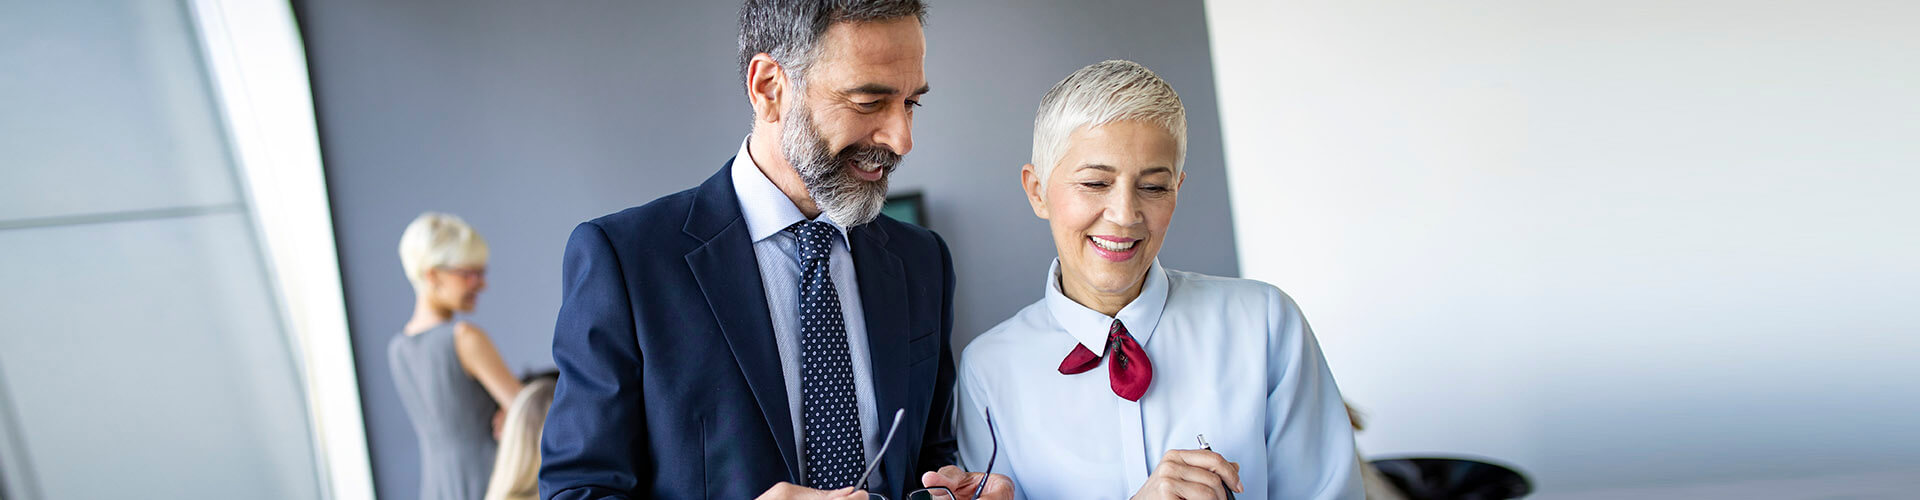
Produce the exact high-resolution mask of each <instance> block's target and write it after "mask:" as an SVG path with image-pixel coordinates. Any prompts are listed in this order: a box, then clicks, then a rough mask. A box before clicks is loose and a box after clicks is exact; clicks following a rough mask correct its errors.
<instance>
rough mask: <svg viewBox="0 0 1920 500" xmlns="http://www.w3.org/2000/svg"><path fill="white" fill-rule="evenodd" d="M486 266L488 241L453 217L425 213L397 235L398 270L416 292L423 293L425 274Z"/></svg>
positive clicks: (436, 213)
mask: <svg viewBox="0 0 1920 500" xmlns="http://www.w3.org/2000/svg"><path fill="white" fill-rule="evenodd" d="M486 263H487V240H486V239H485V238H481V237H480V233H478V232H475V231H474V230H473V226H469V225H467V221H464V220H460V218H459V217H456V216H454V215H452V214H443V213H439V212H427V213H423V214H420V216H419V217H415V218H414V219H413V223H411V224H407V230H406V232H403V233H400V267H401V268H402V269H404V270H406V272H407V281H408V282H411V283H413V290H414V291H415V292H423V291H425V290H426V288H425V287H426V280H427V271H428V270H431V269H433V268H436V267H441V266H453V267H460V266H477V265H482V264H486Z"/></svg>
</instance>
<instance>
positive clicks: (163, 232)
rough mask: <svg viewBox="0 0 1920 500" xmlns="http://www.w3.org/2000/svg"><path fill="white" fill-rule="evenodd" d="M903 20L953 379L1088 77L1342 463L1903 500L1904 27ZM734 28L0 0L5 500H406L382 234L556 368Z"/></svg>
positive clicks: (714, 166) (1919, 330) (736, 88)
mask: <svg viewBox="0 0 1920 500" xmlns="http://www.w3.org/2000/svg"><path fill="white" fill-rule="evenodd" d="M930 5H931V12H930V14H929V19H928V23H927V26H926V36H927V43H928V53H927V63H926V65H927V66H926V71H927V76H928V79H929V81H930V83H931V85H932V87H933V88H934V92H933V93H931V94H929V95H928V96H927V98H926V99H925V101H924V102H925V103H926V104H927V107H925V108H922V109H921V110H920V111H917V112H916V113H917V119H916V120H915V122H916V123H915V125H916V127H915V130H914V132H915V135H914V138H915V139H916V140H917V141H916V148H915V150H914V151H913V153H912V154H911V155H909V156H908V157H907V160H906V162H905V163H904V164H903V165H902V167H901V169H900V170H899V171H898V173H897V174H895V176H894V178H893V181H892V182H893V191H894V192H895V193H900V194H908V193H911V194H917V195H918V203H919V204H918V205H915V208H917V209H918V214H919V215H920V216H921V217H920V223H922V224H924V225H926V226H927V227H929V228H931V229H933V230H935V231H937V232H939V233H940V234H941V235H943V236H944V237H945V238H946V240H947V241H948V243H949V244H950V245H951V246H952V248H953V253H954V260H955V266H956V272H957V274H958V275H959V278H960V284H959V289H958V295H959V296H958V302H957V304H956V308H957V316H956V318H955V329H956V331H955V343H954V345H953V348H954V349H955V352H958V351H959V350H960V349H962V348H964V347H965V345H966V343H967V342H968V341H970V340H971V339H972V338H973V337H974V336H975V335H978V334H979V333H981V332H983V331H984V330H986V329H987V328H988V327H990V326H992V325H994V324H996V323H998V322H999V321H1000V320H1002V319H1004V318H1006V317H1008V316H1010V315H1011V314H1012V313H1013V312H1014V311H1016V310H1017V309H1018V308H1020V307H1022V306H1024V305H1026V304H1028V303H1030V302H1032V301H1034V300H1037V299H1038V298H1039V297H1040V296H1041V287H1042V285H1043V284H1044V271H1045V270H1046V268H1047V264H1048V259H1049V258H1050V257H1051V256H1052V255H1053V248H1052V245H1051V241H1050V240H1049V237H1048V234H1047V231H1046V226H1045V224H1044V222H1043V221H1041V220H1039V219H1036V218H1034V217H1033V216H1032V213H1031V211H1030V210H1029V209H1028V207H1027V205H1026V204H1025V203H1024V200H1023V197H1022V194H1021V191H1020V189H1019V187H1018V181H1017V179H1018V177H1019V168H1020V166H1021V165H1022V164H1024V163H1026V161H1027V158H1028V156H1029V152H1030V150H1029V148H1030V143H1031V133H1032V116H1033V112H1034V108H1035V106H1036V105H1037V104H1038V102H1039V99H1040V95H1041V94H1042V93H1044V92H1045V90H1046V89H1047V88H1048V87H1049V86H1050V85H1052V83H1053V82H1055V81H1058V80H1059V79H1060V78H1063V77H1064V76H1066V74H1067V73H1070V72H1072V71H1073V70H1074V69H1077V68H1079V67H1081V66H1084V65H1086V64H1090V63H1094V62H1098V61H1101V60H1105V59H1130V60H1134V61H1137V62H1140V63H1142V64H1144V65H1146V66H1147V67H1149V68H1152V69H1153V70H1155V71H1156V72H1158V73H1159V74H1160V75H1161V76H1162V77H1164V78H1166V79H1167V80H1168V81H1169V82H1170V83H1171V84H1172V85H1173V86H1174V88H1176V89H1177V90H1178V91H1179V92H1180V93H1181V97H1182V99H1183V101H1184V102H1185V104H1186V106H1187V108H1188V113H1189V115H1188V120H1189V123H1190V129H1189V136H1190V138H1191V144H1190V148H1189V151H1188V158H1187V165H1188V166H1187V168H1188V169H1189V171H1190V173H1189V177H1188V180H1189V182H1187V183H1186V185H1185V187H1184V189H1183V190H1182V196H1181V206H1180V208H1179V210H1178V212H1177V215H1176V218H1175V222H1174V224H1173V226H1172V231H1171V238H1170V239H1169V242H1168V243H1167V246H1166V248H1165V250H1164V251H1163V253H1162V255H1161V261H1162V262H1163V263H1164V264H1165V265H1167V266H1168V267H1171V268H1176V269H1183V270H1189V271H1196V272H1202V273H1208V274H1217V275H1228V276H1242V277H1248V278H1254V279H1260V280H1265V281H1268V282H1271V283H1274V284H1276V285H1278V286H1279V287H1281V288H1282V289H1283V290H1286V291H1287V292H1288V293H1289V294H1290V295H1292V296H1293V297H1294V298H1295V299H1296V300H1297V301H1298V302H1299V303H1300V305H1301V306H1302V308H1303V309H1304V310H1305V312H1306V314H1307V317H1308V319H1309V320H1310V321H1311V322H1312V324H1313V326H1314V331H1315V332H1316V334H1317V335H1318V337H1319V339H1320V342H1321V343H1322V345H1323V347H1324V350H1325V353H1326V355H1327V358H1328V360H1329V362H1330V364H1331V366H1332V368H1333V371H1334V374H1335V376H1336V378H1337V379H1338V380H1339V383H1340V386H1341V388H1342V391H1343V393H1344V394H1345V396H1346V397H1347V399H1348V400H1349V402H1350V403H1352V404H1353V405H1354V406H1356V407H1357V408H1359V409H1360V410H1361V411H1362V412H1364V413H1365V414H1366V416H1367V417H1368V418H1367V421H1368V424H1369V425H1368V428H1367V430H1366V431H1365V432H1362V433H1361V434H1359V439H1360V445H1361V448H1362V449H1363V451H1364V452H1366V453H1368V454H1369V455H1370V456H1372V457H1393V456H1460V457H1470V458H1477V459H1484V460H1488V461H1492V462H1496V463H1502V464H1506V465H1508V466H1512V467H1514V468H1516V469H1520V470H1523V471H1524V472H1525V473H1526V474H1527V475H1528V476H1530V477H1531V479H1532V482H1533V485H1534V490H1535V492H1536V493H1535V494H1534V495H1533V497H1537V498H1911V497H1912V495H1913V493H1912V492H1914V491H1920V426H1915V425H1914V424H1913V422H1916V421H1920V398H1917V397H1916V395H1920V363H1914V362H1913V359H1914V358H1916V357H1920V306H1916V304H1920V224H1916V223H1915V222H1914V220H1915V219H1916V216H1920V201H1916V200H1917V199H1920V197H1916V192H1920V90H1916V89H1920V64H1916V63H1915V59H1914V57H1913V54H1916V53H1920V30H1915V29H1914V27H1915V26H1920V4H1915V3H1912V2H1884V1H1864V0H1843V1H1835V2H1728V1H1686V2H1645V1H1608V2H1601V1H1586V0H1568V1H1555V2H1524V1H1514V0H1486V1H1469V2H1452V3H1444V4H1436V3H1432V2H1413V1H1404V0H1386V1H1379V2H1339V3H1335V2H1298V1H1259V0H1209V1H1171V2H1169V1H1149V0H1120V1H1095V0H1061V1H1052V2H1023V1H1017V0H974V1H965V2H960V1H944V2H943V1H933V2H930ZM737 10H738V4H737V3H736V2H731V1H708V2H638V1H611V0H596V1H574V2H515V1H507V0H484V1H453V0H415V1H409V2H377V1H370V0H329V1H294V2H291V3H287V2H276V1H271V0H180V1H161V0H91V1H73V2H24V1H19V2H13V1H8V2H0V68H4V69H0V497H4V498H7V499H22V500H26V499H68V498H105V497H118V496H128V495H129V494H132V495H135V496H142V497H150V498H203V497H215V498H228V497H274V498H372V497H379V498H411V497H413V496H414V495H415V494H416V492H417V491H418V484H419V482H420V479H419V477H420V472H419V463H418V462H419V456H418V450H417V444H416V441H415V437H414V431H413V429H412V428H411V427H410V426H409V423H408V420H407V415H406V413H405V410H404V409H403V408H402V407H401V402H400V400H399V397H398V395H397V394H396V393H395V390H394V383H393V374H392V373H390V371H389V369H388V363H387V360H386V349H387V340H388V339H389V338H392V337H393V336H394V335H396V334H398V333H399V331H400V329H401V326H402V325H403V324H404V323H405V322H406V321H407V319H408V316H409V314H410V313H411V309H412V290H411V288H409V286H408V283H407V281H406V278H405V276H404V273H403V272H402V271H401V266H400V261H399V259H398V256H397V255H396V250H395V248H396V245H397V243H398V240H399V237H400V234H401V230H402V229H403V228H404V227H406V225H407V223H408V222H409V221H411V220H412V219H413V218H414V217H415V216H416V215H419V214H420V213H421V212H423V211H429V210H431V211H443V212H450V213H455V214H459V215H460V216H462V217H464V218H465V219H466V221H467V222H469V223H471V224H472V225H473V226H474V227H475V228H476V229H477V230H479V232H480V233H481V234H483V235H485V237H486V238H487V240H488V242H489V243H490V246H491V251H492V257H491V262H490V266H489V268H488V272H489V274H488V290H487V292H486V293H485V295H483V296H482V297H481V299H480V301H481V303H480V306H479V308H478V312H477V313H476V314H474V315H473V316H472V317H471V319H472V320H473V321H475V322H477V323H479V324H483V325H485V326H486V328H487V329H488V331H489V332H490V334H491V336H492V337H493V340H494V342H496V343H497V344H498V347H499V349H500V352H501V353H502V355H503V356H504V358H505V359H506V361H507V364H508V366H509V367H510V368H511V369H512V370H513V371H514V372H515V373H531V372H536V371H540V370H544V369H548V368H551V367H552V365H553V361H552V357H551V354H550V352H549V344H550V342H551V340H552V328H553V321H554V317H555V313H556V311H557V310H558V307H559V298H560V297H559V293H558V292H559V286H560V285H559V278H558V271H559V264H560V253H561V250H562V249H563V246H564V244H565V240H566V236H567V234H568V233H569V232H570V231H571V229H572V228H573V226H574V225H575V224H577V223H579V222H581V221H584V220H587V219H591V218H593V217H597V216H599V215H602V214H605V213H609V212H613V211H616V210H619V209H623V208H626V207H630V206H635V205H639V204H642V203H645V202H646V201H649V200H652V199H653V198H656V197H658V196H662V195H665V194H669V193H672V192H675V191H679V190H682V189H685V188H687V187H690V186H693V185H695V184H697V183H698V182H699V181H701V180H702V179H705V178H706V177H707V176H709V175H711V174H712V173H713V172H715V171H717V170H718V169H719V168H720V166H721V165H722V164H723V163H725V162H726V160H727V158H728V157H729V156H730V155H731V154H732V153H733V152H734V151H735V149H736V148H738V146H739V143H740V141H741V139H742V138H743V137H744V136H745V134H746V133H747V131H748V127H749V119H750V117H751V111H750V110H749V108H748V107H747V106H746V105H745V100H744V98H743V96H742V95H741V88H740V83H739V80H738V76H737V73H736V65H735V64H736V63H735V60H734V57H735V51H736V46H735V36H736V34H737V27H736V17H737ZM109 479H110V480H109Z"/></svg>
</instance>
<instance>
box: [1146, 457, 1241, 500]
mask: <svg viewBox="0 0 1920 500" xmlns="http://www.w3.org/2000/svg"><path fill="white" fill-rule="evenodd" d="M1222 484H1225V485H1227V486H1228V487H1232V488H1233V491H1234V492H1235V493H1246V492H1247V488H1246V486H1245V485H1242V484H1240V464H1236V463H1233V462H1228V461H1227V459H1226V457H1222V456H1220V454H1219V453H1214V452H1213V451H1211V450H1168V451H1167V454H1166V455H1163V456H1161V457H1160V465H1159V466H1158V467H1155V468H1154V469H1153V475H1151V476H1147V484H1144V485H1141V486H1140V492H1139V493H1134V495H1133V498H1134V500H1150V499H1173V498H1178V499H1184V500H1225V499H1226V498H1227V490H1226V489H1225V488H1223V487H1222V486H1221V485H1222Z"/></svg>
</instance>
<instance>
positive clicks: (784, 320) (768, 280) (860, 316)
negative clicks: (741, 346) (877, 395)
mask: <svg viewBox="0 0 1920 500" xmlns="http://www.w3.org/2000/svg"><path fill="white" fill-rule="evenodd" d="M731 170H732V172H731V175H732V176H733V192H734V195H736V196H738V197H739V198H740V213H741V215H742V216H744V217H745V218H746V221H747V234H749V235H750V236H751V237H752V238H753V256H754V260H757V261H759V264H760V282H761V283H762V286H764V287H765V288H766V294H767V314H768V315H769V316H771V317H772V319H773V338H774V341H775V343H776V344H778V346H779V350H780V373H781V374H782V375H784V376H785V378H786V382H787V413H788V416H789V420H790V421H791V423H792V424H793V439H794V444H795V447H794V449H795V450H799V452H800V457H799V459H800V474H801V475H802V476H805V475H806V472H807V464H806V461H807V452H806V450H807V435H806V429H805V428H804V427H803V425H804V422H802V421H801V409H802V408H801V407H800V403H801V400H800V363H801V359H800V273H801V262H800V254H799V250H798V248H797V245H799V241H798V240H797V239H795V238H794V236H793V233H789V232H787V231H786V229H787V227H788V226H792V225H793V224H794V223H796V222H800V221H802V220H807V218H806V216H805V215H802V214H801V213H800V208H799V207H795V206H794V205H793V200H790V199H787V195H786V193H783V192H781V191H780V187H779V186H775V185H774V184H773V181H771V180H768V179H767V176H766V174H764V173H762V172H761V171H760V167H759V166H758V164H757V163H755V162H754V161H753V156H752V155H751V154H750V153H748V151H747V142H746V141H741V142H740V152H739V153H737V154H735V155H734V157H733V167H732V168H731ZM816 220H819V221H821V222H826V223H828V224H832V225H833V227H834V229H838V230H839V234H840V237H839V238H835V239H834V240H833V251H832V252H830V254H829V256H828V264H827V265H828V270H829V273H828V274H829V275H830V277H831V278H832V279H833V288H834V289H835V290H837V291H839V292H840V314H841V315H842V316H843V317H844V319H845V322H846V327H847V347H848V350H849V351H851V352H850V353H849V354H850V355H851V356H852V357H853V390H854V399H855V401H856V405H857V406H858V411H859V414H860V441H861V443H862V444H863V445H864V448H865V450H866V456H868V457H872V456H874V453H875V452H876V451H878V450H879V448H880V438H881V436H879V435H878V434H879V433H878V432H877V430H878V429H879V426H878V424H877V423H876V421H877V418H878V417H877V413H876V412H875V410H874V405H875V403H874V395H873V357H872V356H871V355H870V354H869V352H868V346H867V317H866V315H865V312H864V311H865V310H864V309H861V308H860V280H859V279H858V278H857V277H856V275H855V274H854V268H853V252H852V247H850V246H848V245H849V244H848V242H847V229H846V228H844V227H841V226H840V223H838V222H834V221H833V220H832V218H829V217H826V216H824V215H823V216H821V217H818V218H816ZM889 418H891V417H889ZM887 423H888V424H892V423H893V422H887ZM862 465H866V464H862ZM800 481H801V484H806V478H805V477H801V478H800ZM881 481H882V479H881V475H880V474H875V475H874V476H873V478H872V480H870V481H869V485H870V487H871V488H873V489H876V490H877V489H880V488H882V487H883V486H884V485H881V484H880V483H881Z"/></svg>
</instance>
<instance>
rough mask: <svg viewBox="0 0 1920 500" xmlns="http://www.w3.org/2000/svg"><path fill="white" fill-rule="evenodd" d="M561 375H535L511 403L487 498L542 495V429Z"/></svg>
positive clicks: (529, 498)
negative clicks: (555, 386)
mask: <svg viewBox="0 0 1920 500" xmlns="http://www.w3.org/2000/svg"><path fill="white" fill-rule="evenodd" d="M557 376H558V374H551V375H544V376H537V377H534V378H533V380H531V381H528V382H527V386H526V388H523V389H521V390H520V395H519V396H516V397H514V398H513V404H512V405H509V406H507V423H506V425H505V426H504V427H502V428H501V430H500V454H499V456H498V457H497V458H495V459H494V460H493V479H492V480H490V481H487V497H486V500H533V499H535V498H539V497H540V483H539V479H540V429H541V428H542V427H545V426H546V425H547V408H549V407H552V406H553V381H554V379H555V377H557Z"/></svg>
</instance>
